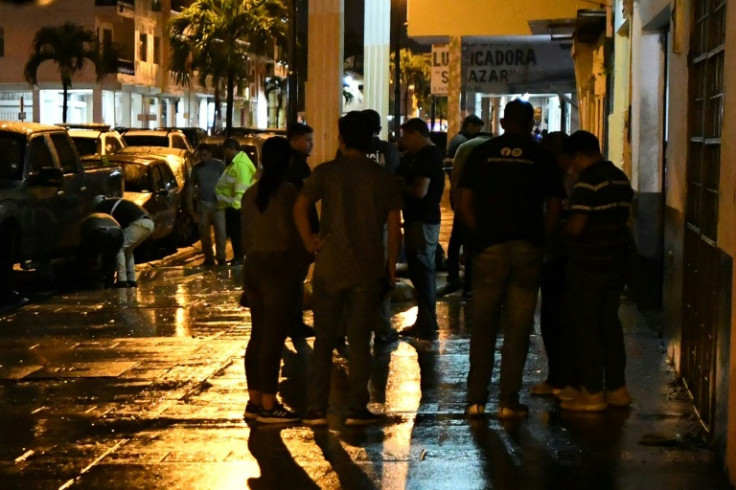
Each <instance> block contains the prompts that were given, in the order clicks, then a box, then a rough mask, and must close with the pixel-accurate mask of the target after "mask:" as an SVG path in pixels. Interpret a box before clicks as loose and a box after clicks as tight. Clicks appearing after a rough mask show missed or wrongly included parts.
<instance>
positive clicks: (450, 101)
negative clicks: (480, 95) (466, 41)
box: [447, 37, 463, 138]
mask: <svg viewBox="0 0 736 490" xmlns="http://www.w3.org/2000/svg"><path fill="white" fill-rule="evenodd" d="M462 59H463V42H462V38H460V37H451V38H450V70H449V79H448V81H447V136H448V138H452V137H453V136H454V135H456V134H457V133H458V132H459V131H460V126H461V124H462V115H461V112H460V98H461V97H462V90H463V82H462Z"/></svg>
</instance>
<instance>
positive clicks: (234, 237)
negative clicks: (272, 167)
mask: <svg viewBox="0 0 736 490" xmlns="http://www.w3.org/2000/svg"><path fill="white" fill-rule="evenodd" d="M222 151H223V155H224V156H225V161H226V162H227V163H228V166H227V168H225V171H224V172H223V174H222V177H220V180H219V181H218V182H217V187H216V188H215V197H216V198H217V202H218V203H219V206H220V208H221V209H224V210H225V229H226V230H227V234H228V236H229V237H230V242H231V243H232V246H233V259H232V260H231V261H230V265H242V264H243V255H244V251H243V244H242V238H241V233H240V200H241V199H242V198H243V194H245V191H246V190H247V189H248V187H250V186H251V185H253V180H254V179H253V178H254V176H255V174H256V166H255V165H253V162H252V161H251V160H250V158H248V155H246V154H245V152H243V151H241V150H240V144H239V143H238V141H237V140H236V139H234V138H228V139H226V140H225V142H224V143H223V144H222Z"/></svg>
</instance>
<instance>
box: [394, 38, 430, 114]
mask: <svg viewBox="0 0 736 490" xmlns="http://www.w3.org/2000/svg"><path fill="white" fill-rule="evenodd" d="M430 56H431V55H430V54H428V53H414V52H413V51H412V50H410V49H402V50H401V56H400V62H401V70H400V73H401V85H402V86H403V87H404V104H405V106H406V107H405V109H404V114H409V112H411V100H409V86H410V85H413V86H414V95H415V96H416V98H417V105H418V106H419V107H427V106H428V105H429V104H431V86H430V81H431V70H432V64H431V58H430ZM395 58H396V57H395V55H394V53H391V70H392V71H391V73H393V70H394V62H395ZM391 83H393V80H391ZM392 93H393V92H392Z"/></svg>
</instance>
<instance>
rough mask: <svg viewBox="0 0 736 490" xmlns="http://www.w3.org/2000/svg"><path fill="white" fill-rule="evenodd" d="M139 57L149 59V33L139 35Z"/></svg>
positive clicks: (144, 59)
mask: <svg viewBox="0 0 736 490" xmlns="http://www.w3.org/2000/svg"><path fill="white" fill-rule="evenodd" d="M138 59H139V60H140V61H148V34H143V33H140V34H139V35H138Z"/></svg>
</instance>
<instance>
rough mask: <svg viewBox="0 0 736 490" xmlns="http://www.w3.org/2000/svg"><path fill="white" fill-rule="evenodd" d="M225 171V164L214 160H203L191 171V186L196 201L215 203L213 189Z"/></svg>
mask: <svg viewBox="0 0 736 490" xmlns="http://www.w3.org/2000/svg"><path fill="white" fill-rule="evenodd" d="M224 171H225V163H224V162H223V161H222V160H217V159H216V158H210V159H208V160H203V161H201V162H199V163H198V164H197V165H195V166H194V168H193V169H192V176H191V179H192V185H194V186H195V189H194V192H195V196H196V199H197V200H198V201H207V202H217V198H215V187H216V186H217V181H218V180H220V177H221V176H222V172H224Z"/></svg>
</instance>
